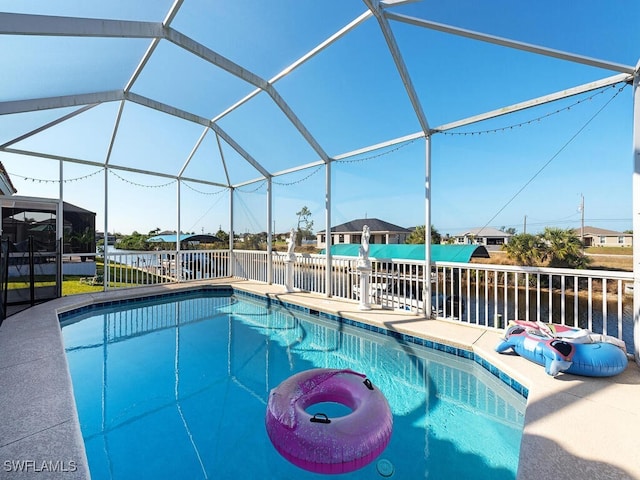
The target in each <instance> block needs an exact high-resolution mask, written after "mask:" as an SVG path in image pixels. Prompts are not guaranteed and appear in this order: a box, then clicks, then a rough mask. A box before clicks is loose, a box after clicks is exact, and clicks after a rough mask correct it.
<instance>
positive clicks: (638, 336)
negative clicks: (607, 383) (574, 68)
mask: <svg viewBox="0 0 640 480" xmlns="http://www.w3.org/2000/svg"><path fill="white" fill-rule="evenodd" d="M633 343H634V352H633V356H634V358H635V361H636V363H637V364H638V365H640V62H639V63H638V66H637V68H636V72H635V75H634V77H633Z"/></svg>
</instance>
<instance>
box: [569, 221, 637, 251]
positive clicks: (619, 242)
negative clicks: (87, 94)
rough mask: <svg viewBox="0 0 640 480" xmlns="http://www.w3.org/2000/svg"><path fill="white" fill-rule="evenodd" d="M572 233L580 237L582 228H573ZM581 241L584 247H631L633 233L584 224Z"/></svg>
mask: <svg viewBox="0 0 640 480" xmlns="http://www.w3.org/2000/svg"><path fill="white" fill-rule="evenodd" d="M573 233H575V234H576V235H577V236H578V237H580V236H581V235H583V230H582V228H575V229H573ZM583 241H584V246H585V247H631V246H633V234H631V233H622V232H616V231H615V230H605V229H604V228H596V227H588V226H585V227H584V238H583Z"/></svg>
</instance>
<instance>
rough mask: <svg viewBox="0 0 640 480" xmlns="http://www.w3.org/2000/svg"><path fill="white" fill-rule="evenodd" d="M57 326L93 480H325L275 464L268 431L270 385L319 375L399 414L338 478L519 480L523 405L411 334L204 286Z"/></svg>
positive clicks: (473, 366) (68, 318) (90, 312)
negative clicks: (324, 372) (351, 377)
mask: <svg viewBox="0 0 640 480" xmlns="http://www.w3.org/2000/svg"><path fill="white" fill-rule="evenodd" d="M313 313H315V312H313ZM61 321H62V326H63V328H62V332H63V338H64V342H65V348H66V351H67V358H68V363H69V368H70V371H71V377H72V380H73V387H74V394H75V398H76V404H77V407H78V413H79V418H80V424H81V428H82V434H83V437H84V441H85V446H86V450H87V456H88V459H89V466H90V470H91V475H92V478H93V479H94V480H101V479H115V480H121V479H136V480H140V479H153V480H162V479H172V480H173V479H237V478H249V479H252V478H255V479H258V478H259V479H266V478H274V479H292V480H294V479H295V480H298V479H318V478H322V477H323V475H320V474H315V473H310V472H307V471H305V470H301V469H299V468H297V467H295V466H293V465H292V464H290V463H289V462H287V461H286V460H285V459H283V458H282V457H281V456H280V455H279V454H278V453H277V452H276V451H275V449H274V447H273V446H272V445H271V443H270V441H269V438H268V436H267V433H266V430H265V424H264V418H265V411H266V403H267V399H268V395H269V391H270V390H271V389H272V388H275V387H276V386H277V385H278V384H279V383H280V382H281V381H283V380H284V379H286V378H288V377H289V376H291V375H292V374H294V373H297V372H301V371H303V370H307V369H309V368H316V367H330V368H350V369H353V370H356V371H359V372H362V373H365V374H366V375H367V376H368V377H369V378H370V379H371V381H372V382H373V383H374V385H376V386H377V387H378V388H379V389H380V390H381V391H382V392H383V393H384V394H385V396H386V397H387V399H388V401H389V404H390V406H391V410H392V413H393V421H394V428H393V434H392V437H391V441H390V443H389V445H388V447H387V448H386V450H385V451H384V452H383V453H382V455H381V456H380V457H379V459H378V460H377V461H374V462H373V463H371V464H369V465H367V466H366V467H364V468H363V469H361V470H358V471H355V472H352V473H349V474H342V475H338V478H345V479H375V478H385V477H383V476H382V475H381V474H380V473H379V472H383V473H384V474H385V475H386V474H388V473H390V471H393V474H392V476H391V478H396V479H417V478H429V479H430V480H434V479H451V478H459V479H469V478H473V479H513V478H515V476H516V470H517V461H518V452H519V445H520V439H521V436H522V426H523V420H524V409H525V403H526V400H525V398H524V397H523V396H522V395H520V394H518V393H516V392H515V391H514V390H513V389H512V388H511V387H509V386H508V385H506V384H505V383H504V382H502V381H501V380H500V379H498V378H497V377H496V376H494V375H492V374H491V373H489V372H488V371H487V370H486V369H485V368H483V367H482V366H480V365H479V364H478V363H477V362H474V361H473V360H469V359H466V358H461V357H459V356H455V355H451V354H448V353H444V352H441V351H438V350H436V349H433V348H427V347H425V346H422V345H418V344H416V343H413V342H412V341H409V340H410V339H408V338H407V337H402V336H389V335H381V334H379V333H374V332H371V331H369V330H365V329H363V328H358V327H355V326H352V325H348V324H345V323H342V322H339V321H336V320H335V319H333V318H324V317H323V316H322V315H321V316H318V315H310V314H307V313H304V312H303V311H301V309H299V308H297V307H293V306H291V305H274V304H273V303H270V304H268V303H267V302H266V301H261V300H259V299H256V298H253V297H249V296H245V295H244V294H239V293H236V294H233V295H228V294H220V293H215V292H212V291H208V292H207V291H201V292H197V293H190V294H182V295H173V296H170V297H160V298H156V299H153V300H138V301H135V302H129V303H126V304H123V305H112V306H101V307H98V308H91V309H85V310H84V311H82V312H80V313H75V314H71V315H65V316H64V317H63V318H62V319H61ZM342 414H344V413H338V415H342Z"/></svg>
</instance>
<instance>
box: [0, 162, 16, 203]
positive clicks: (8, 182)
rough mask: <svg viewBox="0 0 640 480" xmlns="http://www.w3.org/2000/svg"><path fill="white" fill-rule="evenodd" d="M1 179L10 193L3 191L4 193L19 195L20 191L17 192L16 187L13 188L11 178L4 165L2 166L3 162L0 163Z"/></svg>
mask: <svg viewBox="0 0 640 480" xmlns="http://www.w3.org/2000/svg"><path fill="white" fill-rule="evenodd" d="M0 179H1V180H2V181H3V182H4V184H5V185H6V186H7V187H8V189H9V191H7V192H4V191H3V192H2V193H4V194H5V195H15V194H16V193H18V190H16V187H14V186H13V182H12V181H11V178H10V177H9V173H7V170H6V169H5V168H4V165H3V164H2V162H0Z"/></svg>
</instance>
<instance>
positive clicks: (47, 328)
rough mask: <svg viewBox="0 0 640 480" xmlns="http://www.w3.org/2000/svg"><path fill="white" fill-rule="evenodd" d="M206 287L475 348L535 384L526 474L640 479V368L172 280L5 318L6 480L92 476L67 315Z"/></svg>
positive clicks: (521, 475) (310, 299) (338, 303)
mask: <svg viewBox="0 0 640 480" xmlns="http://www.w3.org/2000/svg"><path fill="white" fill-rule="evenodd" d="M205 285H232V286H233V287H234V288H237V289H240V290H245V291H248V292H252V293H256V294H260V295H264V296H270V297H277V298H278V299H280V300H282V301H285V302H288V303H293V304H297V305H300V306H304V307H308V308H312V309H316V310H322V311H325V312H328V313H333V314H336V315H339V316H342V317H344V318H349V319H352V320H358V321H360V322H363V323H368V324H372V325H376V326H381V327H383V328H387V329H390V330H396V331H398V332H400V333H406V334H410V335H414V336H416V337H422V338H426V339H429V340H435V341H438V342H440V343H443V344H449V345H453V346H457V347H462V348H465V349H468V350H473V351H474V352H475V353H476V354H479V355H480V356H481V357H483V358H484V359H486V360H487V361H489V362H490V363H492V364H493V365H495V366H496V367H498V368H499V369H500V370H502V371H503V372H504V373H506V374H507V375H509V376H510V377H511V378H513V379H514V380H517V381H518V382H520V383H521V384H522V385H524V386H525V387H527V388H528V389H529V397H528V401H527V410H526V415H525V426H524V432H523V437H522V444H521V450H520V461H519V467H518V479H520V480H529V479H532V480H533V479H535V480H538V479H546V478H553V479H556V480H562V479H574V478H577V477H580V478H585V479H586V478H588V479H590V480H591V479H638V480H640V454H638V446H637V445H636V443H635V441H636V438H637V432H638V431H640V368H639V367H638V366H637V365H636V364H635V363H633V362H630V363H629V367H628V368H627V369H626V370H625V371H624V372H623V373H621V374H620V375H617V376H615V377H610V378H587V377H579V376H574V375H568V374H560V375H559V376H558V377H556V378H552V377H550V376H548V375H546V374H545V373H544V369H543V368H542V367H540V366H538V365H535V364H533V363H531V362H529V361H527V360H525V359H523V358H521V357H518V356H517V355H510V354H498V353H496V352H495V350H494V348H495V346H496V345H497V343H498V341H499V338H500V336H501V332H499V331H497V330H492V329H484V328H478V327H474V326H468V325H464V324H456V323H452V322H445V321H439V320H426V319H425V318H424V317H421V316H418V315H415V314H413V313H410V312H402V311H392V310H382V309H380V308H376V307H375V306H374V308H373V309H372V310H370V311H361V310H359V309H358V304H357V302H349V301H344V300H334V299H330V298H326V297H322V296H319V295H313V294H308V293H283V290H284V288H283V287H282V286H279V285H266V284H260V283H257V282H248V281H241V280H229V279H226V280H224V281H216V282H211V281H209V282H199V283H188V284H176V285H163V286H156V287H145V288H138V289H126V290H125V289H123V290H119V291H111V292H106V293H105V292H99V293H95V294H93V293H92V294H84V295H76V296H70V297H63V298H59V299H56V300H53V301H50V302H47V303H43V304H40V305H37V306H35V307H32V308H30V309H28V310H25V311H23V312H20V313H18V314H16V315H13V316H11V317H9V318H7V319H6V320H5V321H4V322H3V323H2V325H1V326H0V478H2V479H7V480H10V479H14V478H15V479H22V478H36V479H37V478H41V479H42V478H60V479H86V478H89V470H88V466H87V460H86V456H85V451H84V445H83V441H82V435H81V433H80V426H79V423H78V418H77V413H76V407H75V400H74V398H73V389H72V384H71V379H70V377H69V371H68V367H67V361H66V356H65V352H64V347H63V343H62V336H61V332H60V326H59V323H58V313H61V312H64V311H69V310H74V309H76V308H79V307H82V306H86V305H90V304H92V303H99V302H103V301H111V300H118V299H127V298H139V297H143V296H148V295H158V294H163V293H170V292H175V291H181V290H191V289H194V288H199V287H202V286H205Z"/></svg>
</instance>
